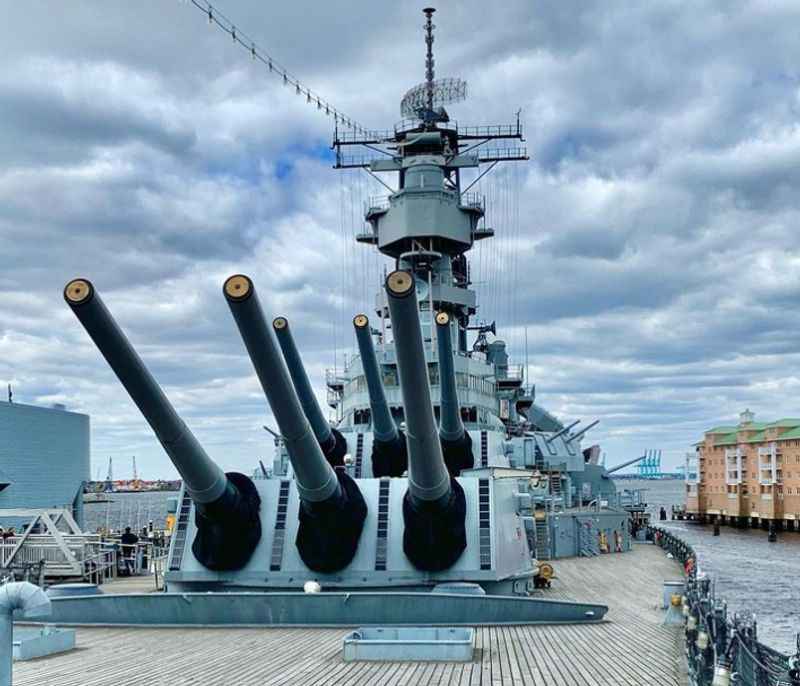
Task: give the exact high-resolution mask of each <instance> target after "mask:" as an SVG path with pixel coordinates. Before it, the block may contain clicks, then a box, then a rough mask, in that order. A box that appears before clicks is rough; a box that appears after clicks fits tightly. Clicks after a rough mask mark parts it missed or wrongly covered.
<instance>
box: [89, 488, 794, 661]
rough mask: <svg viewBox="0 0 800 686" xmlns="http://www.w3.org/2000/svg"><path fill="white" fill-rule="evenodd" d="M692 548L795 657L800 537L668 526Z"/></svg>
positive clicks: (141, 505)
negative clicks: (718, 532)
mask: <svg viewBox="0 0 800 686" xmlns="http://www.w3.org/2000/svg"><path fill="white" fill-rule="evenodd" d="M616 483H617V487H618V488H646V489H649V490H648V491H647V493H646V494H645V496H646V500H647V502H648V505H649V506H650V509H651V511H652V512H653V515H654V516H653V519H654V520H657V519H658V508H659V507H661V506H662V505H663V506H664V507H665V508H666V509H667V511H668V512H669V510H670V507H671V506H672V505H680V504H683V488H684V486H683V482H682V481H677V480H676V481H617V482H616ZM176 495H177V493H169V492H158V493H141V494H140V493H114V494H112V495H111V498H112V499H113V501H114V502H112V503H97V504H87V505H86V522H87V524H88V526H89V528H90V530H95V529H97V528H98V527H103V526H106V523H107V522H108V524H109V525H110V526H111V527H112V528H114V529H118V528H120V527H124V526H130V527H132V528H135V527H136V526H137V523H138V526H139V527H142V526H145V524H146V522H147V521H148V519H152V520H153V523H154V524H155V526H156V527H158V528H160V527H163V526H164V520H165V518H166V515H167V499H168V498H170V497H175V496H176ZM664 524H665V525H666V526H667V527H670V528H672V529H675V530H676V531H678V532H679V534H680V536H681V537H682V538H684V539H685V540H686V541H687V542H688V543H691V544H692V546H694V549H695V550H696V551H697V555H698V558H699V563H700V567H701V569H702V570H704V571H705V572H706V573H708V574H710V575H711V576H712V577H713V578H714V579H716V584H717V591H718V593H719V594H720V595H721V596H722V597H724V598H726V599H727V600H728V606H729V608H730V610H731V611H734V612H741V611H745V610H749V611H753V612H755V614H756V616H757V618H758V621H759V636H760V638H761V640H762V641H763V642H764V643H767V644H768V645H770V646H772V647H773V648H776V649H777V650H781V651H783V652H789V653H793V652H794V650H795V633H796V632H800V583H798V576H800V533H783V534H780V535H779V537H778V543H768V542H767V533H766V532H765V531H761V530H758V529H746V530H741V529H732V528H729V527H722V535H721V536H719V537H718V538H716V537H713V536H712V530H711V527H703V526H699V525H696V524H687V523H686V522H671V521H670V522H665V523H664Z"/></svg>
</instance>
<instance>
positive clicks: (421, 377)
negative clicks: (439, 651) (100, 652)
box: [64, 9, 630, 624]
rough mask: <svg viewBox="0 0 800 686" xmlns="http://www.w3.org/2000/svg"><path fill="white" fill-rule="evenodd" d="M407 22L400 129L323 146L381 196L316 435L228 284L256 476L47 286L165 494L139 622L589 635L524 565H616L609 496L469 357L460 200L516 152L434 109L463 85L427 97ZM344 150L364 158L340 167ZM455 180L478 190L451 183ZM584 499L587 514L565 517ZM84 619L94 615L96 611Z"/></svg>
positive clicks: (470, 222)
mask: <svg viewBox="0 0 800 686" xmlns="http://www.w3.org/2000/svg"><path fill="white" fill-rule="evenodd" d="M425 14H426V25H425V36H426V43H427V60H426V80H425V82H424V83H423V84H421V85H420V86H417V87H415V88H413V89H411V90H410V91H409V92H408V93H407V94H406V96H405V97H404V98H403V103H402V108H401V109H402V113H403V115H404V116H406V117H407V119H406V120H405V121H404V122H402V123H401V124H399V125H398V126H396V127H395V128H394V130H393V131H392V132H390V133H386V134H377V133H375V132H369V133H368V134H367V137H366V138H365V137H363V136H362V134H361V133H348V134H347V135H345V134H342V133H339V132H337V134H336V137H335V140H334V148H335V151H336V166H337V167H339V168H347V167H352V166H363V167H364V168H366V169H368V171H369V172H370V173H371V174H373V175H377V174H386V173H389V174H393V175H394V178H395V182H396V187H395V189H394V190H393V191H392V192H391V193H390V194H389V195H388V196H387V197H386V198H383V199H381V200H379V201H375V202H373V203H370V205H369V207H368V208H367V211H366V217H365V219H366V222H367V223H368V226H369V230H368V231H366V232H365V233H364V234H363V235H361V236H359V241H360V242H362V243H365V244H367V245H370V246H374V247H375V248H377V249H378V250H379V251H380V252H381V253H382V254H383V255H385V256H387V257H389V258H391V259H392V260H393V261H394V265H393V267H394V268H393V270H392V271H391V273H388V274H387V275H386V277H385V279H384V283H383V287H382V289H381V290H380V291H379V292H378V294H377V296H376V301H375V312H374V314H375V315H376V316H375V317H374V319H372V320H371V319H370V316H371V315H372V313H370V314H364V313H354V314H355V316H354V318H353V327H354V328H353V332H354V335H355V338H356V340H357V342H358V347H359V351H360V356H359V357H357V358H354V359H353V360H351V363H350V364H349V366H348V368H347V372H346V375H345V376H344V377H342V378H341V379H340V380H339V381H337V382H335V383H334V384H333V385H332V386H331V390H332V391H333V393H334V396H335V398H334V402H333V409H334V410H335V411H336V414H337V419H336V421H334V422H329V421H328V420H327V419H326V417H325V415H324V413H323V410H322V408H321V407H320V405H319V403H318V402H317V399H316V396H315V393H314V390H313V386H312V383H311V380H310V379H309V377H308V375H307V373H306V371H305V368H304V366H303V361H302V356H301V352H300V350H299V349H298V347H297V346H296V344H295V339H294V336H293V332H292V326H291V323H290V319H291V317H288V316H278V317H275V318H274V319H271V320H270V319H269V318H268V317H267V316H266V313H265V311H264V309H263V308H262V306H261V304H260V300H259V297H258V295H257V284H255V283H254V282H253V280H252V279H250V278H249V277H248V276H247V275H244V274H234V275H233V276H231V277H229V278H228V279H227V280H226V281H225V283H224V284H223V288H222V293H223V296H224V298H225V300H226V302H227V304H228V306H229V308H230V311H231V315H232V317H233V320H234V322H235V324H236V328H237V329H238V333H239V335H240V337H241V341H242V342H243V343H244V348H245V350H246V352H247V355H248V356H249V358H250V360H251V362H252V365H253V368H254V372H255V374H256V376H257V378H258V380H259V382H260V385H261V387H262V389H263V391H264V394H265V397H266V400H267V402H268V404H269V406H270V407H271V409H272V413H273V416H274V418H275V422H276V424H277V427H276V428H275V430H273V434H274V437H275V439H276V451H277V454H276V458H275V460H274V463H273V466H272V469H271V470H266V469H262V472H264V473H265V476H266V478H251V477H249V476H246V475H244V474H239V473H224V472H223V471H222V470H221V469H220V468H219V466H218V465H217V464H216V463H215V461H214V460H213V459H212V458H211V457H210V456H209V455H208V454H207V453H206V452H205V450H204V449H203V447H202V446H201V445H200V443H199V442H198V441H197V439H196V438H195V437H194V435H193V434H192V433H191V431H190V430H189V428H188V427H187V426H186V425H185V424H184V423H183V422H182V421H181V419H180V417H179V416H178V414H177V413H176V411H175V409H174V408H173V407H172V405H171V404H170V402H169V400H168V399H167V397H166V396H165V395H164V393H163V392H162V391H161V389H160V388H159V386H158V384H157V382H156V381H155V379H154V378H153V377H152V376H151V375H150V373H149V372H148V370H147V368H146V366H145V364H144V362H143V361H142V360H141V359H140V358H139V357H138V355H137V354H136V352H135V350H134V349H133V348H132V346H131V345H130V343H129V342H128V341H127V338H126V337H125V335H124V333H123V331H122V330H121V328H120V327H118V326H117V324H116V322H115V321H114V319H113V317H112V316H111V314H110V313H109V311H108V310H107V309H106V308H105V306H104V304H103V302H102V300H101V298H100V295H99V294H98V293H97V291H96V289H95V287H94V286H93V284H92V283H91V282H90V281H88V280H87V279H76V280H73V281H72V282H70V283H69V284H68V285H67V287H66V288H65V291H64V296H65V299H66V301H67V303H68V305H69V306H70V308H71V309H72V310H73V311H74V313H75V314H76V316H77V317H78V319H79V320H80V321H81V323H82V324H83V326H84V327H85V329H86V330H87V332H88V333H89V335H90V336H91V338H92V339H93V341H94V342H95V344H96V345H97V346H98V348H99V349H100V350H101V352H102V353H103V355H104V356H105V358H106V360H107V361H108V363H109V364H110V366H111V367H112V369H113V370H114V372H115V373H116V374H117V376H118V378H119V379H120V381H121V382H122V383H123V385H124V386H125V388H126V389H127V391H128V392H129V394H130V396H131V398H132V399H133V401H134V402H135V403H136V405H137V406H138V408H139V409H140V411H141V412H142V414H143V415H144V416H145V418H146V419H147V420H148V422H149V423H150V425H151V426H152V428H153V430H154V431H155V433H156V436H157V437H158V439H159V441H160V442H161V444H162V446H163V447H164V450H165V452H166V454H167V455H168V456H169V457H170V459H171V460H172V462H173V463H174V465H175V467H176V468H177V469H178V471H179V473H180V474H181V477H182V479H183V483H184V488H183V490H182V492H181V495H180V497H179V507H178V512H177V518H176V525H175V529H174V532H173V535H172V538H171V545H170V553H169V559H168V564H167V571H166V573H165V581H166V586H167V590H168V593H167V594H165V595H163V596H161V598H162V599H161V600H160V601H159V603H158V604H157V607H154V608H153V610H152V613H151V614H150V615H148V618H149V619H148V621H158V622H161V623H168V624H169V623H197V622H200V623H205V618H206V616H207V615H208V614H209V613H211V614H212V615H214V617H216V614H215V613H216V612H218V607H219V603H218V602H217V601H216V600H214V596H215V595H216V594H236V593H239V594H241V593H242V592H245V593H246V594H247V603H244V604H242V603H241V602H238V601H237V604H236V605H235V607H236V608H237V610H236V613H237V614H236V615H235V616H233V615H232V614H230V613H233V610H232V609H230V610H229V614H226V617H225V619H226V621H228V622H230V623H248V622H250V621H251V620H252V615H253V612H257V611H259V608H260V610H263V611H264V612H266V613H267V616H266V617H265V616H262V614H259V615H258V616H259V620H258V621H259V622H264V621H267V622H274V623H293V622H294V623H310V624H313V623H325V624H333V623H342V624H353V623H360V622H366V623H376V622H391V623H415V622H416V623H441V622H447V623H450V624H459V623H469V624H475V623H482V622H486V623H492V622H497V621H522V622H526V621H583V620H589V621H594V620H596V619H599V618H601V617H602V615H603V614H604V613H605V610H606V608H605V607H604V606H600V605H586V604H581V603H561V602H554V601H542V600H540V599H537V598H535V597H532V596H533V594H534V588H535V586H536V585H537V583H538V581H537V580H541V578H542V577H543V576H545V572H544V570H546V569H547V568H548V567H547V566H543V565H542V564H540V561H541V560H542V559H543V558H544V559H546V558H549V557H552V556H561V555H576V554H579V553H580V554H593V553H594V552H595V551H596V552H600V551H603V550H604V551H605V552H623V551H625V550H627V549H629V547H630V536H629V530H628V521H629V518H628V513H627V512H626V511H625V510H623V509H614V508H610V509H604V508H603V507H602V505H603V503H602V502H601V499H602V498H605V497H608V496H609V495H610V494H613V491H614V488H613V484H612V483H611V481H610V480H609V479H608V478H607V474H606V473H605V471H604V469H603V468H602V467H600V466H599V465H597V464H596V458H597V451H596V450H587V451H584V450H583V449H582V446H581V439H582V436H583V435H584V434H585V432H586V431H588V429H589V428H591V426H592V425H588V426H587V427H585V428H584V429H583V430H582V431H578V432H575V433H573V430H574V428H575V425H576V424H577V422H573V423H572V424H570V425H567V426H564V425H563V424H562V423H561V422H560V421H558V420H557V419H555V418H554V417H553V416H552V415H550V414H549V413H547V412H546V411H545V410H544V409H542V408H540V407H538V406H537V405H535V403H534V398H533V394H532V392H530V391H529V390H528V389H527V388H526V386H525V384H524V375H523V373H522V371H520V370H515V369H513V368H512V367H511V366H510V365H509V359H508V354H507V351H506V347H505V344H504V343H503V341H501V340H499V339H496V338H495V339H494V340H492V339H490V334H491V335H492V336H493V335H494V334H495V327H494V325H493V324H492V325H486V324H478V325H477V328H476V327H473V326H472V325H471V322H472V321H473V318H474V317H475V316H476V314H477V311H478V304H477V297H476V293H475V291H474V290H473V289H472V288H471V285H472V283H471V278H470V268H469V260H468V259H467V253H468V252H469V250H470V249H471V248H472V246H473V245H474V243H475V242H476V241H479V240H485V239H489V238H491V236H492V235H493V231H492V229H491V228H487V227H485V226H484V225H482V224H481V220H482V218H483V217H484V215H485V203H484V200H483V198H482V197H480V196H479V195H476V194H472V193H470V190H471V188H472V187H473V186H474V185H475V183H476V182H477V180H478V179H480V178H481V174H485V173H488V172H490V171H491V169H492V168H493V167H494V166H495V165H497V164H499V163H500V162H503V161H519V160H525V159H527V155H526V153H525V150H524V148H523V147H521V143H522V142H524V139H523V135H522V129H521V125H520V123H519V119H517V121H516V122H515V123H514V124H511V125H498V126H474V127H460V126H459V125H457V124H456V123H454V122H452V121H451V120H450V118H449V115H448V113H447V112H446V110H445V109H444V105H445V104H449V103H450V102H452V101H454V100H458V99H461V98H462V97H463V96H464V94H465V91H466V85H465V84H464V83H463V82H461V81H459V80H455V79H445V80H439V81H437V80H436V79H435V78H434V71H433V53H432V45H433V24H432V15H433V10H432V9H427V10H425ZM359 145H360V146H367V148H368V149H371V150H376V151H378V152H379V154H381V157H380V158H379V159H375V160H371V161H365V160H363V159H361V160H360V161H358V159H354V158H352V157H347V156H345V155H344V153H343V150H344V149H349V148H350V147H352V146H359ZM492 145H494V146H495V147H489V146H492ZM501 146H505V147H501ZM484 164H488V165H489V166H487V167H486V168H485V170H481V165H484ZM468 170H471V171H472V172H473V173H477V177H476V178H475V179H473V181H472V182H471V183H470V184H467V185H464V182H463V179H462V175H463V174H464V173H465V172H466V171H468ZM387 185H388V184H387ZM472 331H475V332H476V334H474V335H475V339H474V340H473V341H471V342H470V340H469V338H470V335H471V334H470V332H472ZM592 499H594V501H595V507H594V508H593V509H591V510H585V509H578V510H576V511H574V512H573V511H572V510H571V508H573V506H574V505H576V504H577V505H581V504H582V503H584V501H585V502H588V501H590V500H592ZM604 547H605V549H604ZM551 571H552V570H551ZM301 589H305V591H306V592H309V591H310V592H311V593H312V594H314V595H319V596H320V598H319V599H318V600H313V601H312V600H308V599H306V597H307V593H303V591H302V590H301ZM319 590H322V591H323V592H322V593H319V594H318V593H316V592H318V591H319ZM209 591H211V592H213V593H212V594H211V595H210V596H207V595H206V593H207V592H209ZM193 593H194V594H197V595H196V596H193V597H196V598H197V603H196V605H195V606H194V607H188V606H187V605H186V604H185V602H184V601H185V599H186V598H187V594H193ZM387 593H388V594H391V598H392V600H393V603H386V602H385V600H386V599H387V597H388V596H387V595H386V594H387ZM420 597H422V598H424V599H425V602H422V603H419V602H417V601H418V600H419V599H420ZM201 599H202V600H201ZM511 600H513V601H514V602H513V603H512V604H509V601H511ZM212 606H213V607H212ZM93 607H94V608H95V609H96V611H98V612H100V613H101V614H103V610H102V608H103V607H107V606H103V605H102V604H95V605H93ZM231 607H234V606H233V605H232V606H231ZM398 608H399V609H398ZM97 621H99V622H106V621H110V620H109V616H107V614H103V616H102V617H98V620H97ZM214 621H216V620H214ZM211 623H214V622H213V621H211Z"/></svg>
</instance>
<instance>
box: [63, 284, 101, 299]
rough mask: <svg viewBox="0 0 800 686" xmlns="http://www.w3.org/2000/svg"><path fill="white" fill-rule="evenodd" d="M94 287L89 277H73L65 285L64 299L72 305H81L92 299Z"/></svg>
mask: <svg viewBox="0 0 800 686" xmlns="http://www.w3.org/2000/svg"><path fill="white" fill-rule="evenodd" d="M93 294H94V287H93V286H92V283H91V281H89V280H88V279H72V281H70V282H69V283H68V284H67V285H66V286H64V299H65V300H66V301H67V302H68V303H70V304H71V305H80V304H81V303H85V302H87V301H89V300H91V298H92V295H93Z"/></svg>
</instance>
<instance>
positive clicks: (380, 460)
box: [353, 314, 408, 478]
mask: <svg viewBox="0 0 800 686" xmlns="http://www.w3.org/2000/svg"><path fill="white" fill-rule="evenodd" d="M353 327H354V328H355V331H356V341H358V350H359V352H360V353H361V366H362V368H363V369H364V378H365V379H366V381H367V391H368V393H369V405H370V411H371V415H372V435H373V438H372V474H373V476H375V477H378V478H380V477H383V476H402V474H403V472H405V471H406V469H408V452H407V451H406V439H405V436H404V435H403V433H402V432H401V431H400V430H399V429H398V428H397V424H396V423H395V421H394V417H392V413H391V411H390V410H389V404H388V403H387V402H386V393H385V392H384V389H383V382H382V381H381V371H380V367H379V365H378V358H377V357H376V355H375V346H374V344H373V342H372V332H371V330H370V325H369V319H368V317H367V315H365V314H359V315H356V316H355V317H354V318H353Z"/></svg>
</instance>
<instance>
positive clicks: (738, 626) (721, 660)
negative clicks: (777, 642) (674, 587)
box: [648, 526, 800, 686]
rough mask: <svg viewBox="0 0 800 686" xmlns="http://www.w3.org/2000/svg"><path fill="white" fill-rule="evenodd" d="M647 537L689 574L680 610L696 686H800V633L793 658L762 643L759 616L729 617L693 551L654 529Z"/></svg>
mask: <svg viewBox="0 0 800 686" xmlns="http://www.w3.org/2000/svg"><path fill="white" fill-rule="evenodd" d="M648 538H652V540H653V541H654V542H655V544H656V545H658V546H660V547H661V548H663V549H664V550H666V551H667V552H668V553H670V554H671V555H672V556H673V557H674V558H675V559H676V560H678V561H679V562H680V563H681V564H682V565H683V568H684V571H685V573H686V590H685V592H684V596H683V598H682V599H681V610H682V613H683V616H684V618H685V621H686V624H685V632H686V661H687V666H688V671H689V683H690V684H691V686H729V685H730V684H736V686H800V634H798V636H797V652H796V653H795V654H794V655H793V656H791V657H790V656H788V655H784V654H782V653H779V652H778V651H776V650H773V649H772V648H770V647H768V646H765V645H764V644H763V643H759V641H758V639H757V635H758V631H757V629H758V626H757V623H756V619H755V617H754V616H753V615H752V614H750V613H741V614H738V613H734V614H733V616H732V617H731V616H729V614H728V606H727V603H726V602H725V600H723V599H720V598H717V597H716V593H715V589H714V587H713V584H712V583H711V579H710V578H708V577H707V576H706V575H705V574H703V573H701V572H699V570H698V566H697V555H696V554H695V551H694V549H693V548H692V546H690V545H689V544H688V543H686V542H685V541H682V540H681V539H680V538H678V537H677V536H675V535H674V534H672V533H671V532H669V531H666V530H665V529H661V528H659V527H654V526H651V527H648Z"/></svg>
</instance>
